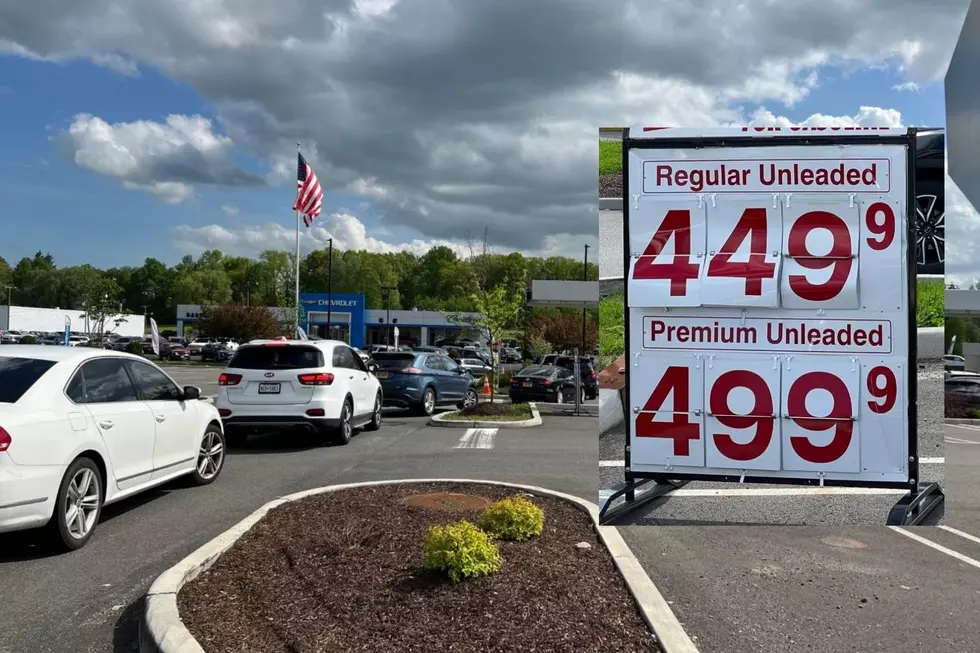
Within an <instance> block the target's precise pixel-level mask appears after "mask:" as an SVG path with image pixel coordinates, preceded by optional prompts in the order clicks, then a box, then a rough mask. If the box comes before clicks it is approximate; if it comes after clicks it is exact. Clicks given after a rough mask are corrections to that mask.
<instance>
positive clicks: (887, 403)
mask: <svg viewBox="0 0 980 653" xmlns="http://www.w3.org/2000/svg"><path fill="white" fill-rule="evenodd" d="M880 380H884V385H882V384H881V383H879V381H880ZM867 387H868V394H869V395H871V396H872V397H874V398H875V399H880V400H881V401H879V402H874V401H869V402H868V408H870V409H871V412H872V413H878V414H879V415H880V414H882V413H887V412H888V411H890V410H891V409H892V408H894V407H895V401H896V400H897V399H898V381H896V380H895V373H894V372H893V371H892V370H891V368H889V367H885V366H884V365H879V366H878V367H876V368H874V369H873V370H871V371H870V372H868V381H867Z"/></svg>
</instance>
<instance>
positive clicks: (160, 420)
mask: <svg viewBox="0 0 980 653" xmlns="http://www.w3.org/2000/svg"><path fill="white" fill-rule="evenodd" d="M154 417H155V418H156V420H157V421H158V422H162V421H164V420H166V419H167V416H166V415H154Z"/></svg>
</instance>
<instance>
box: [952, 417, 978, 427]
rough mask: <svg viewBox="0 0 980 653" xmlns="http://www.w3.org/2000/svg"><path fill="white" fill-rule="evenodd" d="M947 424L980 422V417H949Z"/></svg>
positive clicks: (973, 423)
mask: <svg viewBox="0 0 980 653" xmlns="http://www.w3.org/2000/svg"><path fill="white" fill-rule="evenodd" d="M946 423H947V424H971V425H976V424H980V419H974V418H972V417H947V418H946Z"/></svg>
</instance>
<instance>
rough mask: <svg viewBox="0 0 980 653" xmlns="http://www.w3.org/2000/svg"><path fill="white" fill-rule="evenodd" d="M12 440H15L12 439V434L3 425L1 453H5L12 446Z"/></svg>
mask: <svg viewBox="0 0 980 653" xmlns="http://www.w3.org/2000/svg"><path fill="white" fill-rule="evenodd" d="M11 442H13V440H11V439H10V434H9V433H7V431H5V430H4V428H3V427H2V426H0V453H3V452H4V451H6V450H7V449H9V448H10V443H11Z"/></svg>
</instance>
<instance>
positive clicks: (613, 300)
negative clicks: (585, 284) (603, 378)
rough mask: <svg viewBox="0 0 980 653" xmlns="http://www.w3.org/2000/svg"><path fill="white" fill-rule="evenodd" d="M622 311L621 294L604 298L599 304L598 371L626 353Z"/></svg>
mask: <svg viewBox="0 0 980 653" xmlns="http://www.w3.org/2000/svg"><path fill="white" fill-rule="evenodd" d="M623 311H624V306H623V295H622V293H617V294H615V295H610V296H608V297H604V298H603V299H602V300H601V301H600V302H599V369H605V367H606V366H607V365H609V364H610V363H612V362H613V361H614V360H616V359H617V358H619V357H620V356H622V355H623V353H624V352H625V351H626V341H625V334H626V327H625V316H624V315H623Z"/></svg>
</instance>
